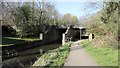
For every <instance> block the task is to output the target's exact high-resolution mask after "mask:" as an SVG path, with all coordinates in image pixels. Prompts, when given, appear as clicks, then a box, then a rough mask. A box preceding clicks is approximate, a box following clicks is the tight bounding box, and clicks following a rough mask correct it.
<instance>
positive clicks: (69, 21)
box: [61, 13, 78, 27]
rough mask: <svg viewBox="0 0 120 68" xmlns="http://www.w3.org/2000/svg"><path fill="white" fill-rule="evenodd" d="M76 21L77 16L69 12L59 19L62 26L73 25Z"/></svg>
mask: <svg viewBox="0 0 120 68" xmlns="http://www.w3.org/2000/svg"><path fill="white" fill-rule="evenodd" d="M77 23H78V18H77V17H76V16H72V15H71V14H69V13H68V14H65V15H64V16H63V17H62V19H61V24H62V25H64V26H67V27H68V26H75V25H76V24H77Z"/></svg>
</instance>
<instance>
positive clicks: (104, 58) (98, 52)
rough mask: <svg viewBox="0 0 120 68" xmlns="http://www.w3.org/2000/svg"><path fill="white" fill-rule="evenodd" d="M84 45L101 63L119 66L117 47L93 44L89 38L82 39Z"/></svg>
mask: <svg viewBox="0 0 120 68" xmlns="http://www.w3.org/2000/svg"><path fill="white" fill-rule="evenodd" d="M82 46H83V47H84V48H85V50H86V51H87V52H88V53H89V54H90V55H91V56H92V57H93V59H94V60H95V61H96V62H97V63H98V64H99V65H102V66H118V50H117V49H112V48H104V47H95V46H91V44H90V42H88V41H87V40H84V41H82Z"/></svg>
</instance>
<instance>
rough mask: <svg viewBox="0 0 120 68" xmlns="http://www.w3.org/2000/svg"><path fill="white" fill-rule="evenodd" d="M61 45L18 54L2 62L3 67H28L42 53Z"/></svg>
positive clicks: (37, 48) (33, 49) (44, 46)
mask: <svg viewBox="0 0 120 68" xmlns="http://www.w3.org/2000/svg"><path fill="white" fill-rule="evenodd" d="M59 46H61V44H50V45H43V46H39V47H36V48H32V49H28V50H25V51H22V52H20V53H19V56H17V57H14V58H10V59H7V60H4V61H2V64H3V67H4V66H14V67H15V66H17V68H18V67H25V66H27V67H30V66H31V65H32V64H33V63H34V62H35V61H36V60H37V59H38V58H39V57H40V56H41V55H42V54H43V53H45V52H47V51H48V50H52V49H55V48H58V47H59Z"/></svg>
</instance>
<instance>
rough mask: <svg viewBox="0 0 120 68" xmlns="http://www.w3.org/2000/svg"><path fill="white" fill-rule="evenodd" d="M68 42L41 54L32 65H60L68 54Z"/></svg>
mask: <svg viewBox="0 0 120 68" xmlns="http://www.w3.org/2000/svg"><path fill="white" fill-rule="evenodd" d="M69 46H70V43H66V44H65V45H62V46H60V47H59V48H57V49H54V50H49V51H48V52H47V53H45V54H43V55H42V56H41V57H40V58H39V59H38V60H37V61H36V62H35V63H34V64H33V66H48V67H49V66H60V67H62V66H63V65H64V63H65V60H66V58H67V56H68V54H69Z"/></svg>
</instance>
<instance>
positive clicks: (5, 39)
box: [2, 37, 39, 46]
mask: <svg viewBox="0 0 120 68" xmlns="http://www.w3.org/2000/svg"><path fill="white" fill-rule="evenodd" d="M37 40H39V39H37V38H15V37H3V38H2V46H10V45H14V44H22V43H26V42H32V41H37Z"/></svg>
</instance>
